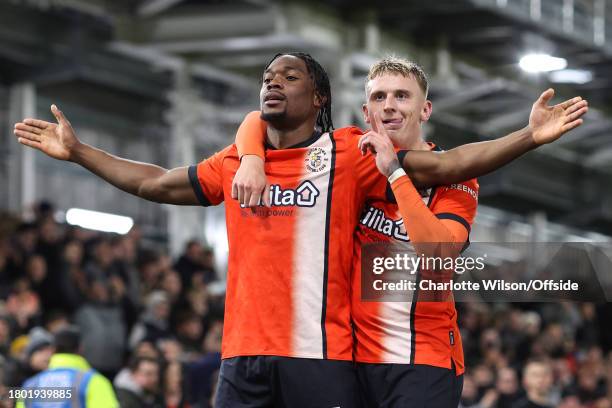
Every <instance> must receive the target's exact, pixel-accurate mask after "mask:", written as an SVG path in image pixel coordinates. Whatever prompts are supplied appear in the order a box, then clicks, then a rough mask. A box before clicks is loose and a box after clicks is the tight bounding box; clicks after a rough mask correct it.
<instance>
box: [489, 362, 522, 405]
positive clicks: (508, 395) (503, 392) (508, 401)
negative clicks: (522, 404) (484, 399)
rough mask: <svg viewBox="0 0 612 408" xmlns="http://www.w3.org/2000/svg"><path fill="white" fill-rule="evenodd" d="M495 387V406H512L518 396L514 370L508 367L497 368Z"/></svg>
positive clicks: (517, 384) (518, 390)
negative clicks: (496, 396)
mask: <svg viewBox="0 0 612 408" xmlns="http://www.w3.org/2000/svg"><path fill="white" fill-rule="evenodd" d="M495 388H496V390H497V393H498V399H497V408H512V406H513V405H514V404H515V403H516V402H517V401H518V399H519V398H520V389H519V383H518V378H517V375H516V371H514V369H512V368H509V367H504V368H501V369H499V371H498V372H497V381H496V382H495Z"/></svg>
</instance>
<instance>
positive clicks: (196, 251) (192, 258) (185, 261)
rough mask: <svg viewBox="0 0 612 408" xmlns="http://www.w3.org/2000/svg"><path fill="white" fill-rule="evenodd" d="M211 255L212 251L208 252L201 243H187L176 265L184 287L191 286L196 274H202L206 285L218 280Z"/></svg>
mask: <svg viewBox="0 0 612 408" xmlns="http://www.w3.org/2000/svg"><path fill="white" fill-rule="evenodd" d="M211 254H212V251H208V252H207V250H205V249H204V247H203V246H202V244H201V243H200V241H197V240H191V241H189V242H187V244H186V245H185V252H183V254H182V255H181V256H180V257H179V259H178V261H177V262H176V264H175V265H174V268H175V269H176V270H177V271H178V273H179V274H180V276H181V280H182V282H183V286H185V287H187V286H189V285H190V284H191V279H192V277H193V275H194V274H196V273H199V274H202V276H203V279H204V282H205V283H208V282H212V281H213V280H215V279H216V276H215V271H214V269H213V267H212V266H213V264H212V262H211V261H210V256H211Z"/></svg>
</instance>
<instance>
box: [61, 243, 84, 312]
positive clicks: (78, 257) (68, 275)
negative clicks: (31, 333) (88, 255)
mask: <svg viewBox="0 0 612 408" xmlns="http://www.w3.org/2000/svg"><path fill="white" fill-rule="evenodd" d="M83 258H84V251H83V244H82V243H81V242H80V241H78V240H71V241H68V242H67V243H66V245H65V246H64V248H63V251H62V263H61V265H62V266H61V271H62V272H61V275H60V278H59V280H60V282H59V293H61V295H62V296H61V297H62V300H63V308H64V309H65V310H67V311H69V312H73V311H75V310H76V309H77V308H78V307H79V306H80V305H81V304H83V303H84V302H85V300H86V297H87V285H88V283H87V277H86V276H85V272H84V271H83Z"/></svg>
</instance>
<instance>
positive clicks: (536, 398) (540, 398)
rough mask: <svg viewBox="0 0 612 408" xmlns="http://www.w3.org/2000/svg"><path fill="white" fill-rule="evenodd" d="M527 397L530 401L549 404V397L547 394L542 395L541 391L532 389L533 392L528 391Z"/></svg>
mask: <svg viewBox="0 0 612 408" xmlns="http://www.w3.org/2000/svg"><path fill="white" fill-rule="evenodd" d="M527 397H528V398H529V400H530V401H532V402H535V403H537V404H540V405H547V404H548V397H547V396H546V395H541V394H540V393H537V392H533V391H531V392H527Z"/></svg>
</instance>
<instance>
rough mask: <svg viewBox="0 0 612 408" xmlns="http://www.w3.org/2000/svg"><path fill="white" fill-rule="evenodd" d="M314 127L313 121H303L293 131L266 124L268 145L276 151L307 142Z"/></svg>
mask: <svg viewBox="0 0 612 408" xmlns="http://www.w3.org/2000/svg"><path fill="white" fill-rule="evenodd" d="M314 126H315V120H308V121H305V122H303V123H302V124H301V125H299V126H298V127H296V128H293V129H285V128H281V129H279V128H275V127H274V126H273V125H271V124H268V143H270V144H271V145H272V146H274V147H275V148H276V149H286V148H288V147H290V146H294V145H296V144H299V143H302V142H304V141H306V140H308V138H309V137H310V136H312V132H314Z"/></svg>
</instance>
